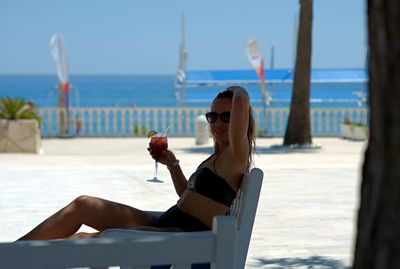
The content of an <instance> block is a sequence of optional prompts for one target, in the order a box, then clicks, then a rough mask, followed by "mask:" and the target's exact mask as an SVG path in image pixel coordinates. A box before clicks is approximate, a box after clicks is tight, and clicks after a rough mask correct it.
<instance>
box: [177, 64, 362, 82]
mask: <svg viewBox="0 0 400 269" xmlns="http://www.w3.org/2000/svg"><path fill="white" fill-rule="evenodd" d="M264 75H265V82H266V83H293V77H294V72H293V70H292V69H267V70H265V71H264ZM366 81H368V72H367V70H366V69H363V68H348V69H312V70H311V82H312V83H347V82H366ZM230 83H239V84H247V83H260V82H259V79H258V77H257V74H256V72H255V71H254V70H252V69H249V70H208V71H207V70H205V71H191V70H190V71H186V72H185V86H199V85H221V84H230ZM179 84H180V85H182V84H183V81H178V85H179Z"/></svg>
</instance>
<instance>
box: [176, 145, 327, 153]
mask: <svg viewBox="0 0 400 269" xmlns="http://www.w3.org/2000/svg"><path fill="white" fill-rule="evenodd" d="M181 150H182V151H184V152H185V153H207V154H213V153H214V147H213V146H209V147H188V148H182V149H181ZM320 150H321V146H319V145H314V144H312V145H305V146H299V145H292V146H284V145H272V146H269V147H260V146H257V147H256V151H255V153H256V154H290V153H314V152H318V151H320Z"/></svg>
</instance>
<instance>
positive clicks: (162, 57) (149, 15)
mask: <svg viewBox="0 0 400 269" xmlns="http://www.w3.org/2000/svg"><path fill="white" fill-rule="evenodd" d="M298 11H299V1H298V0H251V1H244V0H242V1H239V0H230V1H228V0H201V1H194V0H193V1H189V0H186V1H185V0H146V1H139V0H116V1H111V0H109V1H102V0H69V1H61V0H36V1H24V0H2V1H1V2H0V74H53V73H55V63H54V61H53V59H52V58H51V55H50V52H49V40H50V38H51V36H52V35H53V34H54V33H59V34H61V35H63V36H64V38H65V40H66V43H67V48H68V54H69V59H70V71H71V73H73V74H174V73H175V72H176V70H177V66H178V48H179V38H180V17H181V14H182V13H183V12H184V13H185V17H186V47H187V50H188V52H189V60H188V63H187V67H188V69H192V70H194V69H195V70H200V69H243V68H251V66H250V63H249V62H248V60H247V56H246V54H245V50H244V44H245V42H246V40H247V39H248V38H250V37H255V38H256V39H257V40H258V43H259V46H260V50H261V53H262V54H263V56H264V58H265V61H266V67H269V61H270V51H271V46H274V47H275V67H276V68H280V67H282V68H286V67H292V65H293V36H294V34H293V28H294V27H293V25H294V18H295V14H296V13H297V14H298ZM366 51H367V34H366V1H365V0H314V25H313V56H312V57H313V58H312V66H313V68H330V67H333V68H338V67H339V68H340V67H344V68H345V67H364V66H365V55H366Z"/></svg>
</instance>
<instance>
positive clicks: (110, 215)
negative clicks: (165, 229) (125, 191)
mask: <svg viewBox="0 0 400 269" xmlns="http://www.w3.org/2000/svg"><path fill="white" fill-rule="evenodd" d="M73 205H74V206H75V207H77V208H78V209H79V210H77V211H78V212H79V213H78V214H79V215H80V216H79V218H80V219H81V220H83V221H82V222H83V223H82V224H85V225H87V226H90V227H92V228H95V229H97V230H99V231H102V230H104V229H107V228H124V227H130V226H146V225H148V224H149V223H150V222H151V221H152V220H153V219H154V216H152V215H151V214H148V213H146V212H145V211H143V210H140V209H137V208H134V207H131V206H128V205H124V204H121V203H117V202H113V201H109V200H105V199H102V198H97V197H91V196H86V195H85V196H80V197H78V198H76V199H75V200H74V202H73Z"/></svg>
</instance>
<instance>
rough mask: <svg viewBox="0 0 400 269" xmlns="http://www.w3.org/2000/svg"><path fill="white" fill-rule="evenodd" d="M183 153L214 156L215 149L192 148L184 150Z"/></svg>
mask: <svg viewBox="0 0 400 269" xmlns="http://www.w3.org/2000/svg"><path fill="white" fill-rule="evenodd" d="M181 150H182V151H184V152H186V153H208V154H213V153H214V147H212V146H210V147H190V148H182V149H181Z"/></svg>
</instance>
